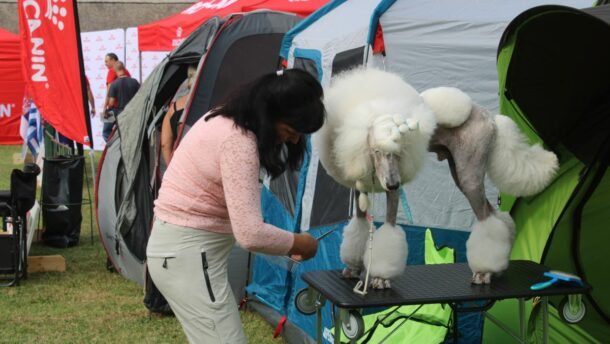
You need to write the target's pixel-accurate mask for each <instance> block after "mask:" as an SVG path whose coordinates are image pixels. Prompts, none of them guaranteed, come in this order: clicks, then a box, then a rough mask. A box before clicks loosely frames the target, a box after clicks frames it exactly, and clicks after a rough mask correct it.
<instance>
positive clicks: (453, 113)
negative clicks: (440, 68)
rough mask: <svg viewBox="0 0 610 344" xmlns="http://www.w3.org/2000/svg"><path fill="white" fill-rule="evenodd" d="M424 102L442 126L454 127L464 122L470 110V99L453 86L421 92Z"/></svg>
mask: <svg viewBox="0 0 610 344" xmlns="http://www.w3.org/2000/svg"><path fill="white" fill-rule="evenodd" d="M421 97H422V98H424V102H425V103H426V104H427V105H428V106H429V107H430V108H431V109H432V111H433V112H434V114H435V115H436V120H437V121H438V123H439V124H441V125H442V126H443V127H447V128H455V127H458V126H460V125H461V124H462V123H464V122H465V121H466V120H467V119H468V117H469V116H470V112H471V111H472V99H470V96H468V95H467V94H466V93H464V92H462V91H461V90H460V89H458V88H455V87H435V88H430V89H427V90H425V91H424V92H422V93H421Z"/></svg>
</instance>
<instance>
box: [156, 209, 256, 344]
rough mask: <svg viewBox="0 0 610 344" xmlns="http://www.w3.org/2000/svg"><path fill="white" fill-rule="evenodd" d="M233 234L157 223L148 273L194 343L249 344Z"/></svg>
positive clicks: (157, 221) (162, 222)
mask: <svg viewBox="0 0 610 344" xmlns="http://www.w3.org/2000/svg"><path fill="white" fill-rule="evenodd" d="M234 243H235V239H234V237H233V235H230V234H218V233H214V232H209V231H205V230H198V229H193V228H188V227H182V226H177V225H173V224H170V223H167V222H164V221H161V220H159V219H156V220H155V223H154V226H153V229H152V233H151V236H150V239H149V241H148V247H147V249H146V255H147V257H148V261H147V263H148V271H149V272H150V276H151V278H152V280H153V281H154V282H155V285H156V286H157V288H158V289H159V291H161V293H162V294H163V296H165V298H166V299H167V302H168V303H169V305H170V306H171V308H172V310H173V312H174V314H175V315H176V318H178V321H180V324H181V325H182V329H183V330H184V333H185V334H186V336H187V338H188V340H189V342H190V343H192V344H195V343H196V344H216V343H218V344H225V343H227V344H241V343H247V340H246V336H245V335H244V332H243V328H242V324H241V320H240V318H239V311H238V309H237V305H236V304H235V298H234V297H233V292H232V291H231V286H230V285H229V280H228V272H227V262H228V258H229V254H230V253H231V249H232V247H233V245H234Z"/></svg>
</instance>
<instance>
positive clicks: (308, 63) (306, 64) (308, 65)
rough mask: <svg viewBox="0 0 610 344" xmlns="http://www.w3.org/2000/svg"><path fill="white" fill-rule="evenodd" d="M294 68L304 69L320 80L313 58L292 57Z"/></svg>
mask: <svg viewBox="0 0 610 344" xmlns="http://www.w3.org/2000/svg"><path fill="white" fill-rule="evenodd" d="M294 68H297V69H301V70H304V71H306V72H307V73H309V74H311V75H313V77H314V78H316V79H317V80H320V76H319V75H318V68H317V67H316V63H315V62H314V61H313V60H310V59H306V58H301V57H296V58H295V59H294Z"/></svg>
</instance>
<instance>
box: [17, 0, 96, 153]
mask: <svg viewBox="0 0 610 344" xmlns="http://www.w3.org/2000/svg"><path fill="white" fill-rule="evenodd" d="M75 2H76V1H73V0H18V6H19V28H20V33H21V52H22V54H21V56H22V62H23V71H24V77H25V81H26V83H27V84H28V85H29V89H30V92H31V97H32V99H33V101H34V103H35V104H36V106H37V107H38V109H39V111H40V113H41V115H42V117H43V118H44V120H45V121H47V122H48V123H50V124H51V125H52V126H53V127H54V128H55V129H57V130H58V131H59V132H60V133H62V134H63V135H64V136H66V137H68V138H70V139H72V140H74V141H76V142H79V143H83V144H89V135H88V131H87V122H86V121H85V107H84V102H83V100H84V97H83V86H84V82H83V80H82V79H81V65H80V63H81V62H80V61H81V60H82V59H81V58H80V56H81V52H80V51H79V41H78V40H77V37H78V34H79V33H78V27H77V23H76V20H77V18H76V8H75V5H74V4H75ZM87 111H88V110H87Z"/></svg>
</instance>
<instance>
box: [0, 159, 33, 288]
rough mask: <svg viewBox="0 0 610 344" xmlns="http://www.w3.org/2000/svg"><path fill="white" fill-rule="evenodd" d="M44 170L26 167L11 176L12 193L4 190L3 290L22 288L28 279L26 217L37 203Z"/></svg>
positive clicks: (0, 234)
mask: <svg viewBox="0 0 610 344" xmlns="http://www.w3.org/2000/svg"><path fill="white" fill-rule="evenodd" d="M39 173H40V168H39V167H38V166H37V165H36V164H26V165H25V166H24V168H23V171H20V170H18V169H15V170H13V172H12V173H11V186H10V187H11V189H10V190H0V217H2V228H0V275H1V277H0V280H1V281H3V282H4V283H0V286H3V287H7V286H12V285H15V284H19V280H21V279H24V278H26V277H27V257H28V254H27V233H26V232H27V224H26V213H27V212H28V211H29V210H30V209H31V208H32V207H33V206H34V202H35V200H36V176H38V174H39Z"/></svg>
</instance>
